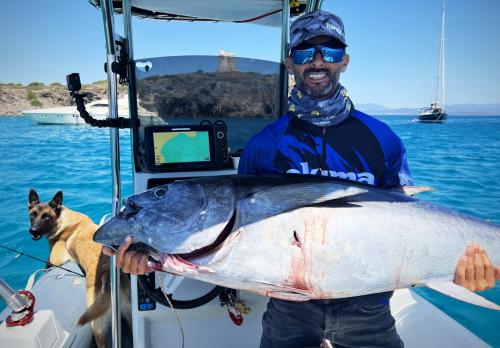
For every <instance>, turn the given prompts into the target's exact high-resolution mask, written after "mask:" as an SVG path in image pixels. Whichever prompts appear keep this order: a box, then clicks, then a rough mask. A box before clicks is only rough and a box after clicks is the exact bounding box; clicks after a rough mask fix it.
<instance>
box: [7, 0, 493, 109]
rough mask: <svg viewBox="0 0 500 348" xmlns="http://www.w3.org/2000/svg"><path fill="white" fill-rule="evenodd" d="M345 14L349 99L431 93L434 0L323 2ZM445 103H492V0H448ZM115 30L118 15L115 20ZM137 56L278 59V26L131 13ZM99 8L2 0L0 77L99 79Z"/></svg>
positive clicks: (62, 1) (398, 103)
mask: <svg viewBox="0 0 500 348" xmlns="http://www.w3.org/2000/svg"><path fill="white" fill-rule="evenodd" d="M322 8H323V9H324V10H327V11H330V12H334V13H336V14H338V15H339V16H340V17H341V18H342V19H343V21H344V24H345V28H346V40H347V43H348V45H349V47H348V53H349V55H350V63H349V67H348V69H347V71H346V72H345V73H344V74H343V75H342V76H341V83H342V84H343V85H344V86H345V87H346V88H347V91H348V94H349V96H350V97H351V99H352V100H353V102H354V103H355V104H365V103H376V104H381V105H384V106H386V107H391V108H398V107H412V108H413V107H422V106H426V105H427V104H429V103H430V102H431V101H432V100H433V99H434V98H435V93H436V79H437V74H438V65H437V64H438V61H439V39H440V16H441V4H440V0H418V1H416V0H413V1H410V0H376V1H375V0H324V1H323V7H322ZM445 23H446V31H445V45H446V50H445V52H446V54H445V57H446V75H445V78H446V79H445V81H446V82H445V87H446V88H445V97H446V104H462V103H476V104H490V103H500V25H498V23H500V0H449V1H447V3H446V22H445ZM115 25H116V30H117V31H118V33H122V32H123V26H122V22H121V19H120V16H117V18H116V20H115ZM132 27H133V38H134V53H135V58H149V57H160V56H169V55H173V56H176V55H184V54H209V55H216V54H217V52H218V51H219V50H225V51H229V52H234V53H236V55H237V56H240V57H253V58H259V59H266V60H273V61H279V58H280V52H279V47H280V39H281V34H280V31H279V29H276V28H270V27H265V26H258V25H249V24H233V23H173V22H163V21H154V20H144V19H135V20H134V21H133V25H132ZM105 59H106V56H105V37H104V31H103V26H102V16H101V13H100V11H98V10H96V9H95V8H94V7H92V6H91V5H89V4H88V3H87V1H86V0H16V1H0V83H9V82H14V83H22V84H28V83H30V82H35V81H36V82H43V83H45V84H49V83H52V82H61V83H65V77H66V75H67V74H69V73H72V72H78V73H80V77H81V80H82V82H83V83H90V82H94V81H97V80H103V79H105V78H106V75H105V74H104V71H103V63H104V61H105Z"/></svg>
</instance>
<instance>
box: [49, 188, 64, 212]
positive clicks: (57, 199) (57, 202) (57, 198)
mask: <svg viewBox="0 0 500 348" xmlns="http://www.w3.org/2000/svg"><path fill="white" fill-rule="evenodd" d="M62 200H63V194H62V191H58V192H57V193H56V194H55V195H54V197H52V200H51V201H50V202H49V205H50V206H51V207H52V209H54V210H59V209H60V208H61V205H62Z"/></svg>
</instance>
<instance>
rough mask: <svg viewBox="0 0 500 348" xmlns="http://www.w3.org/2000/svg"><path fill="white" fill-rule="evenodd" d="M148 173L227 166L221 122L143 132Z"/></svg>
mask: <svg viewBox="0 0 500 348" xmlns="http://www.w3.org/2000/svg"><path fill="white" fill-rule="evenodd" d="M144 141H145V148H146V160H147V166H148V169H149V170H150V171H153V172H163V171H180V170H211V169H222V168H228V167H229V164H230V162H229V157H228V149H227V127H226V124H225V123H224V122H220V121H219V122H215V123H202V124H199V125H164V126H149V127H145V129H144Z"/></svg>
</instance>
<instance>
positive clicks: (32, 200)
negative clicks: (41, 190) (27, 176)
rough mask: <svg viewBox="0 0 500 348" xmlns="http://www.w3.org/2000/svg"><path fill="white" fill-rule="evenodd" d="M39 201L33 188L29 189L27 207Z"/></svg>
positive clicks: (29, 207)
mask: <svg viewBox="0 0 500 348" xmlns="http://www.w3.org/2000/svg"><path fill="white" fill-rule="evenodd" d="M39 203H40V199H39V198H38V194H37V193H36V191H35V190H33V189H31V190H30V193H29V195H28V209H31V208H32V207H34V206H35V205H37V204H39Z"/></svg>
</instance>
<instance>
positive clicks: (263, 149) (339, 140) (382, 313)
mask: <svg viewBox="0 0 500 348" xmlns="http://www.w3.org/2000/svg"><path fill="white" fill-rule="evenodd" d="M346 47H347V44H346V41H345V36H344V26H343V24H342V21H341V19H340V18H339V17H337V16H336V15H333V14H331V13H328V12H324V11H314V12H311V13H309V14H307V15H304V16H302V17H300V18H298V19H297V20H296V21H295V22H294V23H293V24H292V26H291V29H290V54H289V56H288V57H287V58H286V62H285V64H286V66H287V69H288V70H289V71H290V72H292V73H293V74H294V76H295V82H296V85H295V87H294V89H293V90H292V93H291V97H290V101H289V111H288V113H287V114H286V115H284V116H282V117H281V118H280V119H278V120H277V121H275V122H274V123H272V124H270V125H268V126H267V127H266V128H264V129H263V130H262V131H261V132H260V133H258V134H256V135H255V136H254V137H253V138H252V139H251V140H250V141H249V142H248V144H247V145H246V146H245V150H244V152H243V156H242V157H241V159H240V164H239V172H240V173H244V174H282V173H296V174H311V175H325V176H332V177H340V178H344V179H350V180H353V181H358V182H363V183H367V184H371V185H376V186H381V187H399V186H402V185H407V184H411V183H412V179H411V174H410V171H409V168H408V164H407V160H406V151H405V148H404V146H403V144H402V142H401V140H400V139H399V137H398V136H397V135H396V134H395V133H394V132H393V131H392V130H391V129H390V128H389V127H388V126H387V125H385V124H384V123H382V122H380V121H378V120H376V119H374V118H372V117H370V116H368V115H366V114H363V113H361V112H359V111H357V110H355V108H354V106H353V104H352V102H351V100H350V99H349V98H348V97H347V92H346V89H345V88H344V87H343V86H342V85H341V84H340V83H339V79H340V74H341V73H342V72H344V71H345V70H346V68H347V65H348V63H349V55H348V54H346V53H345V49H346ZM269 233H273V231H269ZM131 243H132V240H131V239H127V241H126V242H125V243H124V244H123V245H121V246H120V248H119V250H118V253H117V265H118V266H119V267H122V269H123V271H124V272H128V273H132V274H144V273H146V272H148V267H147V260H148V257H147V255H144V254H141V253H138V252H134V251H128V247H129V246H130V244H131ZM104 252H105V253H106V254H107V255H112V252H111V250H110V249H107V248H104ZM495 276H496V277H497V278H500V268H494V267H493V265H492V264H491V262H490V261H489V259H488V256H487V255H486V253H485V252H484V250H482V249H481V248H480V247H479V246H477V245H472V246H469V247H468V248H467V249H466V253H465V255H464V256H463V257H462V258H461V259H460V260H459V263H458V266H457V270H456V282H457V283H458V284H460V285H463V286H466V287H467V288H468V289H470V290H473V291H477V290H484V289H486V288H490V287H493V286H494V284H495ZM391 295H392V292H389V293H381V294H373V295H368V296H360V297H355V298H347V299H338V300H312V301H308V302H292V301H285V300H278V299H271V300H270V301H269V303H268V308H267V311H266V313H265V314H264V317H263V335H262V340H261V347H263V348H271V347H272V348H281V347H283V348H285V347H307V346H316V347H317V346H319V345H320V344H321V343H322V342H330V343H331V344H332V345H334V346H343V347H367V346H370V347H374V346H378V347H401V346H402V345H403V343H402V342H401V340H400V338H399V336H398V334H397V332H396V329H395V326H394V319H393V318H392V316H391V313H390V309H389V299H390V297H391Z"/></svg>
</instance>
